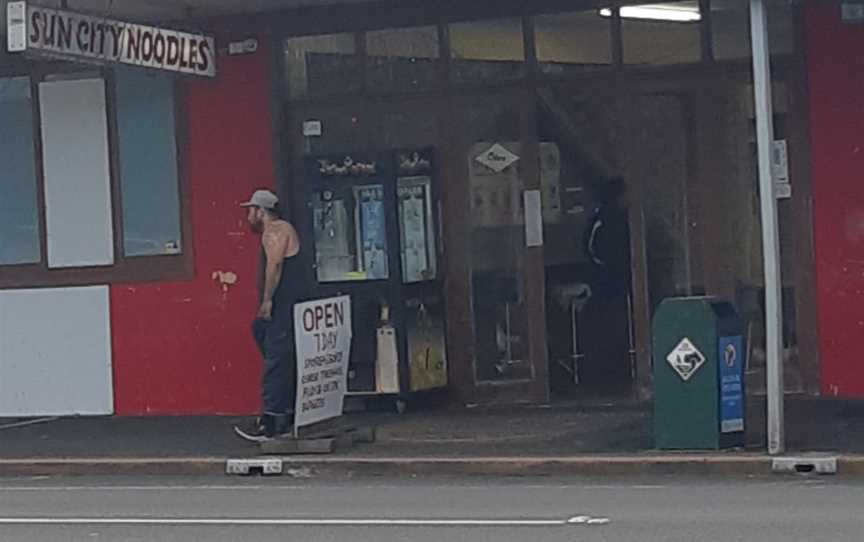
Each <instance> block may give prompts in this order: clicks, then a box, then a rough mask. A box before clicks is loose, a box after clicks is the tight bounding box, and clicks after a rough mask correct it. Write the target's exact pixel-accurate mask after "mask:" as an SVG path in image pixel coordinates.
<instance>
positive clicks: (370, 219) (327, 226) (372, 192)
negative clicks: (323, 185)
mask: <svg viewBox="0 0 864 542" xmlns="http://www.w3.org/2000/svg"><path fill="white" fill-rule="evenodd" d="M358 165H360V164H358ZM322 167H324V166H322ZM336 167H342V166H336ZM313 213H314V215H313V217H314V227H315V252H316V254H315V264H316V268H317V269H318V281H319V282H343V281H359V280H382V279H386V278H388V277H389V276H390V270H389V267H388V261H387V258H388V247H387V228H386V218H385V212H384V186H383V185H380V184H368V185H355V186H342V187H339V188H328V189H324V190H320V191H318V192H316V193H315V196H314V198H313Z"/></svg>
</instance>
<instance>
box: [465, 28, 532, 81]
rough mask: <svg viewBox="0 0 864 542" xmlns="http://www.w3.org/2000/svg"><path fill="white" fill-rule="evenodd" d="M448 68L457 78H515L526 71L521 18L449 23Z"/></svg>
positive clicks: (469, 79)
mask: <svg viewBox="0 0 864 542" xmlns="http://www.w3.org/2000/svg"><path fill="white" fill-rule="evenodd" d="M450 54H451V56H452V59H453V60H452V62H451V71H452V77H453V79H454V80H455V81H456V82H486V81H495V80H505V79H518V78H520V77H523V76H524V75H525V42H524V40H523V35H522V20H521V19H497V20H491V21H475V22H469V23H456V24H452V25H450Z"/></svg>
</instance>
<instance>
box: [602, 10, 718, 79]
mask: <svg viewBox="0 0 864 542" xmlns="http://www.w3.org/2000/svg"><path fill="white" fill-rule="evenodd" d="M620 10H621V35H622V39H623V41H624V63H625V64H631V65H648V66H651V65H655V66H656V65H665V64H687V63H692V62H699V61H700V60H701V59H702V46H701V33H700V24H699V23H700V21H701V19H702V14H701V13H700V11H699V3H698V2H696V1H695V0H693V1H688V2H674V3H668V4H644V5H637V6H624V7H622V8H620ZM601 13H603V14H607V15H608V14H609V11H608V10H601Z"/></svg>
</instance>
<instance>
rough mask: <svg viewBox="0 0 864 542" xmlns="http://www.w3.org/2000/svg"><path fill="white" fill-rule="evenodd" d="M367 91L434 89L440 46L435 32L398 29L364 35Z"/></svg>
mask: <svg viewBox="0 0 864 542" xmlns="http://www.w3.org/2000/svg"><path fill="white" fill-rule="evenodd" d="M366 55H367V67H368V75H367V82H368V85H369V88H371V89H373V90H400V91H404V90H426V89H430V88H433V87H435V86H436V80H437V78H438V74H439V62H440V56H441V51H440V46H439V43H438V28H437V27H434V26H424V27H419V28H400V29H391V30H381V31H377V32H369V33H368V34H366Z"/></svg>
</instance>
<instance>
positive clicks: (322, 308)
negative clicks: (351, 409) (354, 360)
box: [294, 296, 351, 434]
mask: <svg viewBox="0 0 864 542" xmlns="http://www.w3.org/2000/svg"><path fill="white" fill-rule="evenodd" d="M294 337H295V340H296V343H297V403H296V405H295V410H294V431H295V434H296V432H297V430H298V429H299V428H300V427H304V426H307V425H311V424H313V423H317V422H320V421H324V420H328V419H330V418H335V417H338V416H341V415H342V407H343V403H344V402H345V391H346V388H347V386H348V358H349V357H350V354H351V298H350V297H349V296H341V297H333V298H329V299H319V300H316V301H309V302H307V303H298V304H296V305H294Z"/></svg>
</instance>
